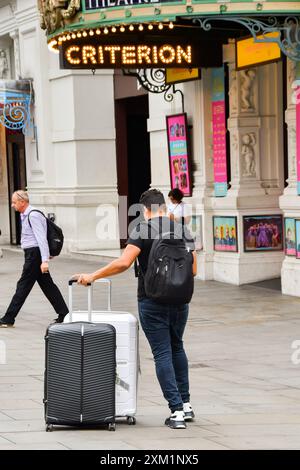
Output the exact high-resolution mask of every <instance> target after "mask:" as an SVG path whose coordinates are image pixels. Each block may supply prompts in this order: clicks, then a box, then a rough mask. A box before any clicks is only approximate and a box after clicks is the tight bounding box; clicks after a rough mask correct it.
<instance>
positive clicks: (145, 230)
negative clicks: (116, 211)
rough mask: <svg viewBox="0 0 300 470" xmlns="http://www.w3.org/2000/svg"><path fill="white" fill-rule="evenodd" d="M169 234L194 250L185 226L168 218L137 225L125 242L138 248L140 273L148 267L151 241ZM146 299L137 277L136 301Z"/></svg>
mask: <svg viewBox="0 0 300 470" xmlns="http://www.w3.org/2000/svg"><path fill="white" fill-rule="evenodd" d="M167 232H171V234H175V236H176V237H180V238H183V239H184V240H185V242H186V245H187V246H188V247H189V248H190V249H191V250H192V251H194V250H195V243H194V240H193V238H192V236H191V234H190V233H189V231H188V230H187V228H186V227H185V226H182V225H181V224H178V223H177V222H174V221H173V220H171V219H169V217H154V218H153V219H150V220H149V221H148V222H141V223H139V224H138V225H137V226H136V227H135V228H134V229H133V230H132V232H131V234H130V237H129V238H128V240H127V245H134V246H136V247H138V248H140V250H141V253H140V254H139V256H138V264H139V268H140V270H141V271H142V273H144V274H145V273H146V271H147V267H148V259H149V254H150V250H151V247H152V243H153V240H154V239H155V238H156V237H157V235H158V234H161V233H167ZM145 297H146V294H145V288H144V279H143V275H142V274H140V275H139V276H138V299H143V298H145Z"/></svg>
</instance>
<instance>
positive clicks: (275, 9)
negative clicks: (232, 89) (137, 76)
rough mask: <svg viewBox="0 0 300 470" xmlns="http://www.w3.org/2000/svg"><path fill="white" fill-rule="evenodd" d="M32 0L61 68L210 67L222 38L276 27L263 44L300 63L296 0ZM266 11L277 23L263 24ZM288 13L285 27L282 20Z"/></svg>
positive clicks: (266, 19)
mask: <svg viewBox="0 0 300 470" xmlns="http://www.w3.org/2000/svg"><path fill="white" fill-rule="evenodd" d="M38 5H39V10H40V15H41V27H42V28H43V29H45V30H46V32H47V36H48V43H49V48H50V49H51V50H53V51H55V52H60V62H61V66H62V67H64V68H111V67H127V68H128V66H130V67H131V68H137V67H139V68H147V67H148V68H150V67H151V68H155V67H156V68H157V67H164V68H167V67H209V66H215V67H217V66H219V62H220V57H219V53H218V52H216V51H217V50H218V49H219V48H220V47H219V46H221V45H222V44H226V43H227V42H228V39H229V38H233V39H234V38H241V37H247V35H248V36H249V33H250V34H251V35H252V36H253V37H254V38H255V40H256V34H264V33H267V32H268V33H271V32H274V31H277V30H278V31H279V32H280V33H283V34H280V35H278V39H276V40H274V38H272V39H271V41H273V42H275V41H277V42H278V45H279V47H280V48H281V50H282V51H283V52H286V55H288V56H289V57H290V58H293V57H295V60H300V34H299V28H300V26H299V22H300V21H299V20H300V1H299V0H294V1H288V0H264V1H261V2H259V1H257V2H256V1H252V0H251V1H250V0H224V1H222V2H221V1H220V0H160V1H157V0H52V2H49V1H48V0H38ZM270 16H271V17H272V18H273V19H275V20H276V21H277V18H280V20H279V23H278V24H280V27H277V22H276V21H274V22H273V23H272V22H271V23H269V17H270ZM290 16H291V17H293V20H294V23H293V24H294V26H293V28H292V27H291V26H290V24H284V19H283V18H284V17H285V19H286V20H287V19H288V17H290ZM217 20H219V23H213V22H214V21H217ZM219 25H220V26H219ZM295 28H297V33H296V34H294V30H295ZM199 31H200V33H199ZM293 34H294V36H293ZM286 39H287V41H286ZM265 40H266V39H265V37H263V39H261V41H265ZM269 40H270V39H269ZM295 42H296V46H295V45H293V43H294V44H295ZM213 43H215V48H214V51H212V49H211V47H210V46H211V45H213ZM284 49H286V51H285V50H284ZM211 54H212V56H211ZM289 54H290V55H289ZM214 55H215V56H216V57H215V61H213V58H214ZM209 56H211V57H209ZM212 62H215V63H212Z"/></svg>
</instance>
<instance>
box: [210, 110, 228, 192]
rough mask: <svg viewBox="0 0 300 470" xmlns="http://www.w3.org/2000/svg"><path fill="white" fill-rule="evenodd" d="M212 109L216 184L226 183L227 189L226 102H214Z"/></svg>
mask: <svg viewBox="0 0 300 470" xmlns="http://www.w3.org/2000/svg"><path fill="white" fill-rule="evenodd" d="M212 109H213V149H214V175H215V183H225V184H226V188H227V167H226V117H225V101H214V102H213V103H212Z"/></svg>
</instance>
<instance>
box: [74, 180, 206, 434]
mask: <svg viewBox="0 0 300 470" xmlns="http://www.w3.org/2000/svg"><path fill="white" fill-rule="evenodd" d="M140 203H141V204H142V205H143V207H144V218H145V220H146V223H145V222H143V223H141V224H138V225H137V227H136V228H135V229H134V230H133V232H132V233H131V235H130V237H129V239H128V241H127V246H126V248H125V250H124V252H123V254H122V256H121V257H120V258H119V259H117V260H115V261H113V262H111V263H110V264H108V265H107V266H105V267H104V268H102V269H99V270H98V271H96V272H94V273H92V274H80V275H76V277H77V279H78V281H77V282H78V283H79V284H83V285H87V284H88V283H91V282H94V281H95V280H96V279H100V278H103V277H109V276H112V275H113V274H118V273H121V272H123V271H125V270H126V269H128V268H129V267H130V266H131V264H132V263H133V262H134V261H135V260H136V258H138V260H139V267H140V270H141V273H140V275H139V278H138V307H139V317H140V322H141V325H142V328H143V330H144V333H145V335H146V337H147V339H148V342H149V344H150V347H151V349H152V353H153V356H154V361H155V368H156V375H157V378H158V381H159V384H160V387H161V390H162V392H163V395H164V397H165V399H166V400H167V402H168V405H169V408H170V410H171V415H170V417H169V418H167V419H166V421H165V424H166V425H167V426H169V427H170V428H172V429H184V428H186V423H185V422H186V421H191V420H193V418H194V411H193V409H192V407H191V405H190V393H189V377H188V360H187V357H186V354H185V351H184V348H183V341H182V337H183V333H184V329H185V326H186V322H187V319H188V311H189V306H188V304H187V303H184V304H179V305H174V304H172V303H171V302H170V304H163V303H159V301H154V300H153V299H152V298H149V297H147V295H146V291H145V285H144V276H145V273H146V271H147V267H148V259H149V255H150V250H151V247H152V244H153V242H154V240H155V239H157V235H158V234H160V235H162V234H166V233H169V234H172V233H173V234H175V232H176V231H177V230H179V232H180V234H181V237H182V225H181V224H176V222H174V221H172V220H170V219H169V217H167V216H166V205H165V199H164V196H163V194H162V193H161V192H160V191H158V190H157V189H151V190H148V191H146V192H145V193H143V194H142V196H141V198H140ZM183 238H184V239H185V241H186V242H188V244H189V248H187V251H188V249H191V250H192V252H193V257H192V259H193V263H192V265H191V266H190V269H191V271H192V272H191V273H190V274H191V276H192V274H194V275H195V274H196V272H197V266H196V256H195V251H194V250H195V248H194V243H193V240H191V239H190V238H189V239H188V237H187V234H186V236H184V237H183Z"/></svg>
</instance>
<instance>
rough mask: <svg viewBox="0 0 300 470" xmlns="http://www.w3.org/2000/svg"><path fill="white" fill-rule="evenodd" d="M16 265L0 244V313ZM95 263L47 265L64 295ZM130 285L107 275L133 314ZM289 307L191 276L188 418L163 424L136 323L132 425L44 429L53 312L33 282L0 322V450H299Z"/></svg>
mask: <svg viewBox="0 0 300 470" xmlns="http://www.w3.org/2000/svg"><path fill="white" fill-rule="evenodd" d="M21 266H22V258H21V256H20V255H19V254H18V253H11V252H8V251H5V253H4V258H3V259H1V261H0V277H1V296H0V313H1V312H4V309H5V307H6V305H7V304H8V302H9V301H10V299H11V295H12V294H13V291H14V288H15V283H16V281H17V277H18V273H19V272H20V270H21ZM98 267H99V264H98V263H97V261H88V260H78V259H72V258H66V259H64V258H63V257H61V258H58V259H57V260H55V261H54V262H53V264H52V265H51V272H52V275H53V277H54V279H55V281H56V282H57V284H58V285H59V287H60V288H61V290H62V292H63V294H64V295H65V296H66V295H67V284H66V280H67V279H68V278H69V276H70V275H71V274H72V273H74V272H80V271H85V272H88V271H93V270H95V269H96V268H98ZM266 286H267V284H266ZM135 289H136V280H135V279H134V277H133V272H132V271H129V272H127V273H123V274H122V275H121V276H118V277H116V278H114V279H113V308H115V309H120V310H126V311H131V312H132V313H134V314H137V306H136V292H135ZM85 295H86V291H84V289H83V288H81V287H80V288H78V289H76V295H75V299H74V300H75V301H76V306H77V308H85ZM105 298H106V297H105V293H104V292H103V291H102V290H101V289H100V288H99V289H96V290H95V298H94V301H95V304H96V305H99V306H104V305H105ZM251 305H255V312H253V309H252V308H249V306H251ZM100 308H101V307H100ZM299 312H300V299H298V298H294V297H288V296H282V295H281V293H280V292H279V291H276V290H270V289H267V288H262V287H260V286H253V285H252V286H242V287H236V286H231V285H225V284H220V283H217V282H206V283H204V282H201V281H196V285H195V295H194V298H193V302H192V303H191V306H190V316H189V321H188V324H187V328H186V334H185V347H186V351H187V354H188V357H189V361H190V384H191V397H192V398H191V399H192V402H193V405H194V408H195V411H196V415H197V420H196V421H195V423H190V424H189V425H188V428H187V429H186V430H182V431H173V430H171V429H169V428H166V427H165V426H164V425H163V422H164V420H165V418H166V416H167V415H168V409H167V406H166V403H165V401H164V399H163V397H162V395H161V391H160V388H159V385H158V383H157V381H156V377H155V368H154V363H153V360H152V355H151V351H150V348H149V345H148V343H147V341H146V339H145V337H144V335H143V333H142V332H141V335H140V355H141V368H142V375H141V376H140V379H139V397H138V413H137V425H136V426H128V425H127V424H125V423H118V425H117V430H116V432H115V433H110V432H108V431H106V430H105V429H99V430H93V429H92V430H81V429H66V428H63V429H61V428H59V429H56V430H55V431H54V432H52V433H46V432H45V430H44V418H43V403H42V399H43V373H44V335H45V331H46V328H47V325H48V324H49V322H50V321H52V319H53V318H55V316H56V315H55V314H54V313H53V311H52V308H51V306H50V305H49V303H48V302H47V301H46V300H45V298H44V297H43V295H42V293H41V291H40V289H39V288H38V287H37V286H35V287H34V288H33V290H32V293H31V295H30V296H29V297H28V299H27V301H26V303H25V304H24V306H23V308H22V310H21V312H20V314H19V316H18V318H17V322H16V328H14V329H11V330H0V341H2V342H4V344H5V347H6V358H7V362H6V364H0V450H5V449H99V450H107V449H112V450H113V449H124V450H125V449H128V450H131V449H179V448H180V449H199V450H200V449H216V450H217V449H281V448H284V449H299V448H300V438H299V435H300V400H299V398H300V365H294V364H293V363H292V361H291V355H292V352H293V349H292V347H291V345H292V342H293V341H294V340H295V339H300V315H299ZM298 332H299V334H298ZM1 344H3V343H1Z"/></svg>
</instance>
